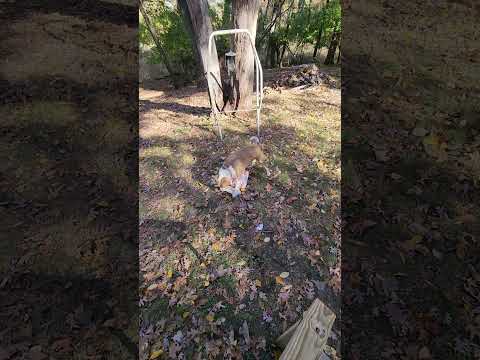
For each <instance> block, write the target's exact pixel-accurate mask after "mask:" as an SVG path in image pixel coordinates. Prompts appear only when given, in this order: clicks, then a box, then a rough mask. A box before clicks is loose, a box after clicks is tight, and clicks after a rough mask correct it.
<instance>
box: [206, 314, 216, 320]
mask: <svg viewBox="0 0 480 360" xmlns="http://www.w3.org/2000/svg"><path fill="white" fill-rule="evenodd" d="M206 319H207V321H208V322H212V321H213V320H215V317H214V316H213V314H208V315H207V317H206Z"/></svg>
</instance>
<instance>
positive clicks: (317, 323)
mask: <svg viewBox="0 0 480 360" xmlns="http://www.w3.org/2000/svg"><path fill="white" fill-rule="evenodd" d="M334 321H335V314H334V313H333V311H332V310H330V309H329V308H328V307H327V306H326V305H325V304H324V303H323V302H321V301H320V300H319V299H315V301H314V302H313V303H312V305H310V307H309V308H308V310H307V311H305V312H304V314H303V318H302V320H300V321H298V322H297V323H295V324H294V325H292V326H291V327H290V328H289V329H288V330H287V331H286V332H285V333H283V334H282V335H281V336H280V337H279V338H278V339H277V343H278V344H279V345H280V346H285V350H284V351H283V353H282V355H281V356H280V360H315V359H317V358H318V357H319V356H320V354H321V352H322V350H323V348H324V346H325V344H326V343H327V339H328V337H329V336H330V332H331V330H332V326H333V322H334ZM285 344H286V345H285Z"/></svg>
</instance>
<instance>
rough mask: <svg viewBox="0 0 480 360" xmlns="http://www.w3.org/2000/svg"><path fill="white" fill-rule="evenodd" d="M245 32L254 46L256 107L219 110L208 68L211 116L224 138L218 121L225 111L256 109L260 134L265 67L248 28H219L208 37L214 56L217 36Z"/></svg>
mask: <svg viewBox="0 0 480 360" xmlns="http://www.w3.org/2000/svg"><path fill="white" fill-rule="evenodd" d="M240 33H245V34H247V35H248V39H249V40H250V45H251V46H252V51H253V54H254V57H255V65H256V67H255V97H256V107H255V109H245V110H226V111H217V108H216V106H215V105H216V104H215V89H214V87H213V86H212V85H211V76H212V74H211V73H210V70H209V69H207V85H208V93H209V95H210V104H211V107H212V112H211V116H213V118H214V119H215V124H216V126H217V128H218V133H219V135H220V139H221V140H223V134H222V128H221V126H220V122H219V121H218V117H217V114H224V113H233V112H249V111H256V113H257V136H260V109H261V108H262V102H263V69H262V64H260V59H259V57H258V54H257V49H255V44H254V41H253V37H252V34H251V33H250V31H248V30H247V29H230V30H217V31H214V32H212V33H211V34H210V38H209V39H208V56H212V43H213V39H214V37H215V36H221V35H231V34H240Z"/></svg>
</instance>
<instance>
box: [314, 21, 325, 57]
mask: <svg viewBox="0 0 480 360" xmlns="http://www.w3.org/2000/svg"><path fill="white" fill-rule="evenodd" d="M322 32H323V22H322V23H321V24H320V28H319V29H318V34H317V40H316V41H315V48H314V49H313V57H317V51H318V49H319V48H320V44H321V41H322Z"/></svg>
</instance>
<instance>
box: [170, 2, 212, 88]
mask: <svg viewBox="0 0 480 360" xmlns="http://www.w3.org/2000/svg"><path fill="white" fill-rule="evenodd" d="M177 5H178V8H179V9H180V11H181V13H182V16H183V21H184V24H185V28H186V29H187V31H188V34H189V35H190V39H192V43H193V52H194V53H195V60H196V62H197V69H196V71H195V75H196V76H197V77H199V78H202V80H203V81H202V83H205V82H206V79H205V78H204V77H203V76H202V68H203V66H202V60H201V57H200V53H199V52H198V47H197V46H196V45H195V41H196V40H195V32H194V30H193V25H192V20H191V19H190V13H189V12H188V5H187V2H186V0H178V1H177Z"/></svg>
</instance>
